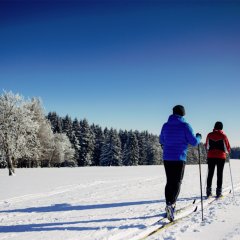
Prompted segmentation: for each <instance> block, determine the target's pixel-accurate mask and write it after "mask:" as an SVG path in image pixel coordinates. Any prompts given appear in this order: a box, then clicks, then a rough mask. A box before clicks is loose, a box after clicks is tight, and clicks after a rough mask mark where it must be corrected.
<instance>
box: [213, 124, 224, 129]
mask: <svg viewBox="0 0 240 240" xmlns="http://www.w3.org/2000/svg"><path fill="white" fill-rule="evenodd" d="M214 129H216V130H222V129H223V124H222V122H216V123H215V125H214Z"/></svg>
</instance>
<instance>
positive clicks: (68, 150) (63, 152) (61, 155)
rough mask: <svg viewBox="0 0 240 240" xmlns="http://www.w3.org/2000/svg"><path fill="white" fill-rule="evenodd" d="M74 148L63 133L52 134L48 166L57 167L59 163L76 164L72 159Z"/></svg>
mask: <svg viewBox="0 0 240 240" xmlns="http://www.w3.org/2000/svg"><path fill="white" fill-rule="evenodd" d="M74 154H75V150H74V149H73V148H72V145H71V143H70V141H69V138H68V137H67V135H66V134H65V133H55V134H54V151H53V153H52V158H51V161H50V166H55V167H59V166H61V165H65V166H68V165H73V166H75V165H76V162H75V161H74Z"/></svg>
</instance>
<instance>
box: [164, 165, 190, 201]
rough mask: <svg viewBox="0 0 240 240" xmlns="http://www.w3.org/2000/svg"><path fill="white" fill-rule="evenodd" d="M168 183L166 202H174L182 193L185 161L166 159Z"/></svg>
mask: <svg viewBox="0 0 240 240" xmlns="http://www.w3.org/2000/svg"><path fill="white" fill-rule="evenodd" d="M164 167H165V172H166V178H167V183H166V187H165V198H166V204H167V205H169V204H174V203H175V202H176V201H177V198H178V195H179V193H180V188H181V184H182V179H183V175H184V169H185V162H184V161H164Z"/></svg>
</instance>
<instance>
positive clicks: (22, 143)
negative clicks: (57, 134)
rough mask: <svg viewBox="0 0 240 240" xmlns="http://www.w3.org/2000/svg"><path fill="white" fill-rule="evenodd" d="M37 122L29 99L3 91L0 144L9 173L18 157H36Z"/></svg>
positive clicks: (37, 153) (0, 99) (0, 108)
mask: <svg viewBox="0 0 240 240" xmlns="http://www.w3.org/2000/svg"><path fill="white" fill-rule="evenodd" d="M38 130H39V124H38V123H37V122H35V121H34V118H33V114H32V112H31V110H30V109H29V101H25V100H24V98H23V97H22V96H20V95H19V94H13V93H12V92H4V93H3V94H2V95H1V96H0V146H1V152H3V154H4V155H5V157H6V161H7V164H8V169H9V175H12V174H13V173H14V165H16V159H18V158H23V157H26V158H36V159H37V158H38V157H39V156H38V155H39V151H38V148H39V141H38V138H37V133H38Z"/></svg>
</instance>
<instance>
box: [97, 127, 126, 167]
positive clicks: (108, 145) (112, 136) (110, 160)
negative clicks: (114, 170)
mask: <svg viewBox="0 0 240 240" xmlns="http://www.w3.org/2000/svg"><path fill="white" fill-rule="evenodd" d="M100 165H101V166H121V165H122V149H121V140H120V138H119V135H118V133H117V131H116V130H113V129H111V130H110V131H109V134H108V136H107V138H106V139H105V142H104V144H103V146H102V151H101V156H100Z"/></svg>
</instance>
